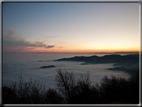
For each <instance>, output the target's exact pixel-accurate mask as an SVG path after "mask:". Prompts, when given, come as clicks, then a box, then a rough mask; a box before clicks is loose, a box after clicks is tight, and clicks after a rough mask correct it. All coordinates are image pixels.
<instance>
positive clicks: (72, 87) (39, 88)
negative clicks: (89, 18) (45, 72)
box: [2, 69, 139, 104]
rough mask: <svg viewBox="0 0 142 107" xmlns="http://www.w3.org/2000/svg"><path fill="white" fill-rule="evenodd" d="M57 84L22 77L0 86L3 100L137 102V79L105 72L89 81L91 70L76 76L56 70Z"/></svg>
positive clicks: (21, 102)
mask: <svg viewBox="0 0 142 107" xmlns="http://www.w3.org/2000/svg"><path fill="white" fill-rule="evenodd" d="M55 79H56V81H57V88H56V89H53V88H48V89H46V88H45V83H43V82H40V81H38V80H33V79H28V81H25V79H24V78H23V77H22V76H20V78H19V81H18V82H16V81H15V82H14V83H12V85H11V86H9V87H3V88H2V103H3V104H138V103H139V79H138V76H137V79H136V80H135V81H128V80H126V79H124V78H118V77H115V76H112V77H111V78H108V77H107V76H104V77H103V79H102V81H101V82H100V84H96V85H92V83H91V81H90V74H89V73H86V74H84V75H83V74H82V75H80V76H76V75H75V74H74V73H72V72H67V71H66V70H61V69H58V70H57V74H56V77H55Z"/></svg>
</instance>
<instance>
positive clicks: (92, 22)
mask: <svg viewBox="0 0 142 107" xmlns="http://www.w3.org/2000/svg"><path fill="white" fill-rule="evenodd" d="M139 6H140V4H139V3H3V52H118V51H119V52H120V51H126V52H127V51H139V46H140V45H139V44H140V28H139V27H140V25H139V24H140V21H139V20H140V19H139V18H140V17H139Z"/></svg>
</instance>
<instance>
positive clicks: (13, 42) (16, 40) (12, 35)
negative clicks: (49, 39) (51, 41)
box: [3, 30, 55, 49]
mask: <svg viewBox="0 0 142 107" xmlns="http://www.w3.org/2000/svg"><path fill="white" fill-rule="evenodd" d="M3 46H4V47H17V46H18V47H43V48H46V49H47V48H53V47H54V46H55V45H47V44H45V43H44V42H41V41H36V42H30V41H27V40H26V39H25V38H23V37H19V36H18V35H17V34H16V32H14V31H12V30H8V31H7V32H5V33H4V35H3Z"/></svg>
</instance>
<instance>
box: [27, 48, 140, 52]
mask: <svg viewBox="0 0 142 107" xmlns="http://www.w3.org/2000/svg"><path fill="white" fill-rule="evenodd" d="M25 52H65V53H75V52H76V53H95V52H139V49H138V48H136V49H62V48H61V49H55V48H47V49H46V48H41V47H35V48H31V49H30V47H29V48H27V51H26V50H25Z"/></svg>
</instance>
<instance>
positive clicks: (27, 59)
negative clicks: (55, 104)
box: [2, 53, 130, 88]
mask: <svg viewBox="0 0 142 107" xmlns="http://www.w3.org/2000/svg"><path fill="white" fill-rule="evenodd" d="M92 55H97V56H104V55H106V54H91V53H3V60H2V83H3V86H9V85H10V84H11V83H12V82H14V81H15V80H16V81H18V78H19V77H20V75H21V73H22V76H23V77H24V80H25V81H27V79H28V78H32V79H37V80H39V81H43V82H46V86H47V87H48V88H49V87H55V86H56V81H55V75H56V71H57V70H58V69H59V68H60V69H62V70H66V71H69V72H74V73H75V74H76V75H80V74H84V73H86V72H89V73H90V77H91V82H92V84H96V83H99V82H100V81H101V79H102V78H103V77H104V76H105V75H106V76H108V77H111V76H112V75H115V76H116V77H123V78H126V79H129V78H130V75H129V74H128V73H125V72H122V71H113V70H107V68H113V63H112V64H87V65H81V63H82V62H69V61H53V60H56V59H60V58H69V57H74V56H92ZM48 65H55V66H56V67H54V68H46V69H41V68H40V67H41V66H48Z"/></svg>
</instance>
